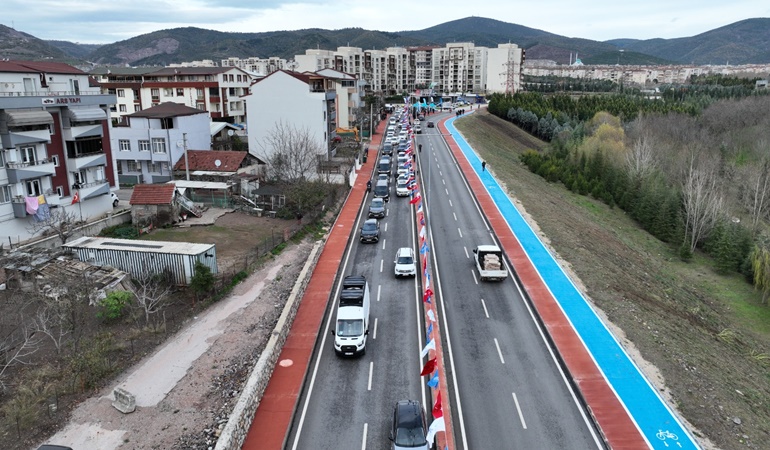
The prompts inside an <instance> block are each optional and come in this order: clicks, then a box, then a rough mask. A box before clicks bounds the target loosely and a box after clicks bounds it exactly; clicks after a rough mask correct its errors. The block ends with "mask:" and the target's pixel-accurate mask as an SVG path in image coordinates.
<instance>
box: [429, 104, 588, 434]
mask: <svg viewBox="0 0 770 450" xmlns="http://www.w3.org/2000/svg"><path fill="white" fill-rule="evenodd" d="M434 120H435V118H434ZM437 130H438V129H437V128H426V129H424V131H423V134H422V135H418V138H417V142H418V143H421V144H422V145H423V149H422V153H421V154H420V156H419V158H420V171H421V173H422V175H423V177H424V179H423V181H424V185H423V187H422V192H423V196H424V198H425V199H426V205H427V207H426V211H427V220H428V225H429V232H430V237H431V242H433V243H434V244H433V245H432V247H431V250H432V255H431V256H432V258H433V259H432V261H433V263H434V266H433V267H434V269H435V272H436V284H437V289H438V291H437V294H438V301H439V307H440V311H441V314H440V315H441V316H442V317H441V318H442V319H445V320H446V323H444V326H443V327H442V331H443V332H444V333H445V336H444V337H445V342H447V338H448V342H447V343H448V344H449V345H447V346H446V348H447V351H451V356H450V358H449V359H447V360H448V361H450V365H451V366H450V371H449V373H450V374H451V375H453V376H454V379H456V382H457V384H456V385H455V386H454V392H453V395H452V397H453V398H452V411H453V423H454V425H455V441H456V443H457V445H458V448H461V449H462V448H469V449H485V448H500V445H501V443H502V445H503V446H504V447H505V448H523V449H530V448H570V449H592V448H602V443H601V441H600V439H599V438H598V437H597V434H596V432H595V430H594V428H593V426H592V424H591V423H590V421H589V420H588V419H587V417H586V414H585V412H584V411H583V409H582V407H581V406H580V405H579V402H578V401H577V398H576V396H575V394H574V393H573V391H572V389H571V386H570V385H569V383H568V382H567V380H566V378H565V377H564V375H563V373H562V371H561V368H560V366H559V365H558V363H557V362H556V361H555V358H554V356H553V353H552V351H551V349H550V348H549V346H548V344H547V341H546V339H545V338H544V335H543V333H542V330H541V329H540V327H539V326H538V324H537V321H536V320H535V318H534V315H533V314H532V311H531V310H530V308H529V306H528V304H527V303H526V302H525V301H524V300H523V299H522V295H521V292H520V290H519V288H518V287H517V286H516V284H515V282H514V280H513V279H512V277H511V278H509V279H507V280H506V281H504V282H501V283H500V282H483V283H482V282H480V281H479V280H478V274H477V273H476V272H475V266H474V263H473V259H472V253H471V251H472V249H473V248H474V247H475V246H476V245H478V244H488V243H494V242H495V241H494V240H493V236H492V234H491V233H490V230H489V228H488V226H487V223H486V222H485V220H484V218H483V217H482V215H481V213H480V211H479V209H478V207H477V206H476V203H475V201H474V198H473V196H472V194H471V192H470V191H469V189H468V187H467V185H466V184H465V182H464V179H463V178H462V175H461V174H460V172H459V170H458V168H457V166H456V163H455V161H454V159H453V157H452V155H451V154H450V152H449V150H448V148H447V147H446V145H445V143H444V142H443V138H442V137H441V136H440V134H438V131H437ZM447 334H448V336H447ZM454 379H453V380H450V381H454Z"/></svg>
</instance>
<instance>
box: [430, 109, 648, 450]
mask: <svg viewBox="0 0 770 450" xmlns="http://www.w3.org/2000/svg"><path fill="white" fill-rule="evenodd" d="M445 121H446V120H442V121H441V122H439V123H438V124H437V126H439V128H440V130H441V133H442V134H444V135H445V136H446V135H448V134H449V131H448V130H447V129H446V127H445V126H444V122H445ZM447 144H448V145H449V148H450V150H451V151H452V152H453V153H454V155H455V159H456V160H457V162H458V164H459V165H460V168H461V169H462V171H463V173H465V177H466V179H467V180H468V184H469V185H470V187H471V191H473V192H474V194H475V195H476V199H477V200H478V202H479V204H480V205H481V209H482V210H483V211H484V214H485V215H486V217H487V219H488V220H489V222H490V224H491V226H492V228H493V229H494V230H495V234H496V235H497V237H498V238H499V239H500V243H501V245H502V247H503V249H504V250H505V253H506V255H507V256H508V259H509V260H510V262H511V264H512V265H513V268H514V270H515V271H516V274H517V276H518V277H519V279H520V280H521V284H522V287H523V288H524V290H525V291H526V292H527V295H528V296H529V298H530V299H531V300H532V303H533V304H534V306H535V309H536V310H537V313H538V314H539V316H540V318H541V319H542V321H543V323H544V324H545V327H546V329H547V332H548V333H549V335H550V336H551V339H552V340H553V342H554V344H555V345H556V350H557V352H558V354H559V356H560V357H561V359H562V360H563V361H564V363H565V365H566V367H567V371H568V373H569V375H570V376H571V377H572V379H573V380H574V381H575V383H576V385H577V387H578V390H579V391H580V392H579V393H580V395H581V396H582V398H583V400H584V401H585V403H586V404H587V405H588V410H589V413H590V414H591V415H592V416H593V417H594V419H595V421H596V423H597V424H598V425H599V428H600V431H601V433H602V434H603V437H604V439H605V441H606V442H607V443H608V445H609V446H610V447H611V448H612V449H615V450H626V449H628V450H630V449H648V448H649V446H648V445H647V442H646V441H645V440H644V438H643V437H642V435H641V434H640V433H639V430H638V429H637V427H636V425H635V424H634V422H633V420H631V418H630V417H629V416H628V413H627V412H626V409H625V408H624V407H623V405H622V404H621V402H620V400H619V399H618V398H617V396H616V395H615V393H614V391H613V390H612V389H611V388H610V386H609V384H607V382H606V380H605V379H604V377H603V376H602V373H601V371H600V370H599V368H598V367H596V364H595V363H594V361H593V359H592V358H591V355H590V354H589V353H588V350H587V349H586V348H585V346H584V345H583V342H582V341H581V340H580V337H579V336H578V335H577V333H576V332H575V330H574V329H573V328H572V326H571V325H570V323H569V321H568V320H567V318H566V317H565V316H564V313H563V311H562V310H561V308H560V307H559V305H558V303H557V302H556V299H554V298H553V296H552V295H551V293H550V292H549V291H548V288H547V287H546V286H545V284H544V283H543V280H542V279H541V278H540V275H539V274H538V273H537V269H535V267H534V266H533V265H532V263H531V262H530V260H529V258H528V257H527V255H526V254H525V253H524V249H523V248H522V247H521V245H520V244H519V241H518V240H517V239H516V236H515V235H514V234H513V232H512V231H511V229H510V227H509V226H508V224H507V223H506V221H505V219H504V218H503V217H502V215H501V214H500V211H499V210H498V209H497V207H496V206H495V204H494V202H493V200H492V198H491V197H490V196H489V194H488V193H487V191H486V189H485V188H484V185H483V183H482V182H481V180H480V179H479V177H478V175H476V172H475V171H474V170H473V167H471V165H470V163H469V162H468V160H467V159H466V158H465V155H464V154H463V152H462V151H461V150H460V148H459V146H458V145H457V144H456V143H455V141H454V139H452V138H447Z"/></svg>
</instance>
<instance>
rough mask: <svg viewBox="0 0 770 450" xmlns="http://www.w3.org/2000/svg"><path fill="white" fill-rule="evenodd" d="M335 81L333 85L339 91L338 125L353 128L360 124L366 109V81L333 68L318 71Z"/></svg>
mask: <svg viewBox="0 0 770 450" xmlns="http://www.w3.org/2000/svg"><path fill="white" fill-rule="evenodd" d="M316 73H317V74H318V75H321V76H323V77H325V78H327V79H328V80H331V81H332V82H333V83H334V86H333V87H331V89H332V90H334V92H336V93H337V97H336V107H335V109H336V111H337V126H338V127H340V128H353V127H356V126H359V124H360V120H361V118H362V116H364V115H366V111H362V110H361V108H363V107H364V89H363V88H364V82H363V81H359V80H358V79H357V78H356V77H355V76H353V75H350V74H348V73H343V72H339V71H337V70H332V69H323V70H319V71H318V72H316Z"/></svg>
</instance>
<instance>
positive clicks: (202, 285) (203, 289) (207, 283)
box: [190, 261, 215, 297]
mask: <svg viewBox="0 0 770 450" xmlns="http://www.w3.org/2000/svg"><path fill="white" fill-rule="evenodd" d="M214 281H215V279H214V275H213V274H212V273H211V269H209V268H208V266H206V265H204V264H203V263H202V262H200V261H197V262H196V263H195V275H193V276H192V280H191V282H190V288H191V289H192V290H193V292H195V296H196V297H200V296H201V295H204V294H208V293H209V292H211V290H212V289H213V288H214Z"/></svg>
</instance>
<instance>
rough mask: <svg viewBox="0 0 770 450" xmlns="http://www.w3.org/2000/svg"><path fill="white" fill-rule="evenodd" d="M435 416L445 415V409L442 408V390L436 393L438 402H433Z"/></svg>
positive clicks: (436, 417) (435, 417)
mask: <svg viewBox="0 0 770 450" xmlns="http://www.w3.org/2000/svg"><path fill="white" fill-rule="evenodd" d="M432 412H433V418H434V419H438V418H439V417H443V416H444V410H443V409H442V408H441V391H438V393H437V394H436V403H434V404H433V411H432Z"/></svg>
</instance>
